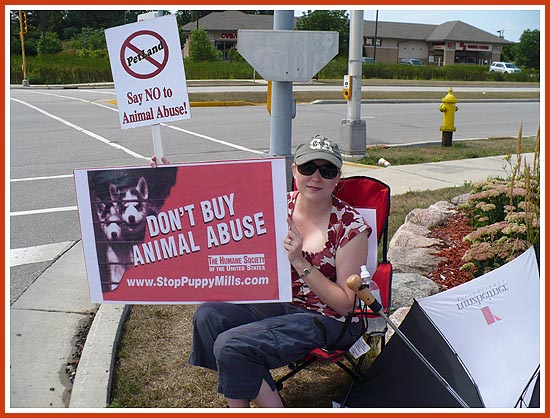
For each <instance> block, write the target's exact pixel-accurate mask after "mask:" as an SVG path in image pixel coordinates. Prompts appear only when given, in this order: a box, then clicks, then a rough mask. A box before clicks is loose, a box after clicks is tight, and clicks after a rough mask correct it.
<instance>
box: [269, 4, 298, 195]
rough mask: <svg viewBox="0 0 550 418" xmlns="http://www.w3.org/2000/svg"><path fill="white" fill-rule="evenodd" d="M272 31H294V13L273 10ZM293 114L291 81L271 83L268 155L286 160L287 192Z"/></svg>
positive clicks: (288, 187)
mask: <svg viewBox="0 0 550 418" xmlns="http://www.w3.org/2000/svg"><path fill="white" fill-rule="evenodd" d="M273 30H294V11H293V10H275V13H274V16H273ZM293 109H294V110H293ZM294 114H295V106H294V102H293V99H292V81H272V84H271V128H270V136H269V154H270V155H271V156H280V157H283V156H284V157H285V158H286V167H287V170H286V173H287V189H289V190H290V188H291V187H292V183H291V182H292V170H291V166H292V119H293V118H294ZM289 185H290V186H289Z"/></svg>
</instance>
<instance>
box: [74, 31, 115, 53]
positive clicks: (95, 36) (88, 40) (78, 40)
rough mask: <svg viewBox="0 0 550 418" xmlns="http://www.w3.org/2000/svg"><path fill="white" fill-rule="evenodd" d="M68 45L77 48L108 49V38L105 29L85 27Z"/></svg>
mask: <svg viewBox="0 0 550 418" xmlns="http://www.w3.org/2000/svg"><path fill="white" fill-rule="evenodd" d="M67 45H68V46H69V47H71V48H74V49H76V50H79V49H85V50H91V51H95V50H100V49H104V50H107V40H106V39H105V32H104V30H103V29H92V28H83V29H82V32H80V33H77V34H75V35H74V36H73V37H72V38H71V40H70V41H69V42H68V43H67Z"/></svg>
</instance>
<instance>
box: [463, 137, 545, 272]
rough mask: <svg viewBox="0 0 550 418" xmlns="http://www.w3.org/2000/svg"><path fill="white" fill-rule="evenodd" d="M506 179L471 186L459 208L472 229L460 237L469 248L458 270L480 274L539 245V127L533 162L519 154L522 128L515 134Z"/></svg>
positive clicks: (508, 158) (520, 152)
mask: <svg viewBox="0 0 550 418" xmlns="http://www.w3.org/2000/svg"><path fill="white" fill-rule="evenodd" d="M505 164H506V165H507V168H508V171H509V175H508V177H507V178H506V179H502V178H489V179H487V181H484V182H480V183H475V184H473V189H472V191H471V193H470V195H469V196H468V200H467V202H466V203H464V204H463V205H461V206H460V208H461V209H462V210H463V211H464V212H465V213H466V214H467V215H468V217H469V220H470V222H471V224H472V226H473V227H474V231H473V232H471V233H470V234H468V235H467V236H466V237H464V240H465V241H467V242H469V243H470V248H469V249H468V250H467V251H466V253H465V254H464V256H463V260H464V265H463V266H462V267H461V270H468V271H470V272H471V273H472V275H473V276H474V277H478V276H481V275H482V274H485V273H487V272H489V271H491V270H494V269H495V268H497V267H500V266H502V265H504V264H505V263H507V262H509V261H511V260H513V259H514V258H516V257H517V256H519V255H520V254H521V253H523V252H524V251H525V250H527V249H528V248H529V247H531V246H535V247H537V248H538V246H539V244H540V242H539V241H540V128H539V130H538V132H537V135H536V138H535V153H534V159H533V163H532V164H528V163H527V161H526V160H525V158H524V156H523V155H522V127H520V130H519V134H518V138H517V150H516V156H515V163H513V162H512V155H511V154H508V155H506V157H505Z"/></svg>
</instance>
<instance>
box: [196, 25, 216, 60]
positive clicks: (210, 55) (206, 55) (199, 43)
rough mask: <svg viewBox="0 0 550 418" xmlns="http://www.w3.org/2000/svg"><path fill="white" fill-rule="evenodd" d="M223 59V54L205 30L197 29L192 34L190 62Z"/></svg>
mask: <svg viewBox="0 0 550 418" xmlns="http://www.w3.org/2000/svg"><path fill="white" fill-rule="evenodd" d="M220 58H221V53H220V51H218V50H217V49H216V48H215V47H214V45H212V42H210V39H209V38H208V34H207V33H206V31H205V30H204V29H195V30H194V31H192V32H191V39H190V40H189V60H191V61H195V62H201V61H215V60H218V59H220Z"/></svg>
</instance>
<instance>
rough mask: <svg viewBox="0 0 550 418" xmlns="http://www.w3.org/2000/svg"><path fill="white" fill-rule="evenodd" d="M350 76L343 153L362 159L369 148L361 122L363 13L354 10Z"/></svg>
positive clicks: (351, 33)
mask: <svg viewBox="0 0 550 418" xmlns="http://www.w3.org/2000/svg"><path fill="white" fill-rule="evenodd" d="M350 21H351V22H350V37H349V38H350V39H349V61H348V74H349V79H350V81H351V97H350V99H349V100H348V105H347V119H342V122H341V123H340V139H341V147H340V148H341V151H342V154H344V156H346V157H352V158H361V157H364V156H365V151H366V148H367V125H366V122H365V121H364V120H361V84H362V79H363V65H362V62H361V58H362V56H363V11H362V10H352V11H351V19H350Z"/></svg>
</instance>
